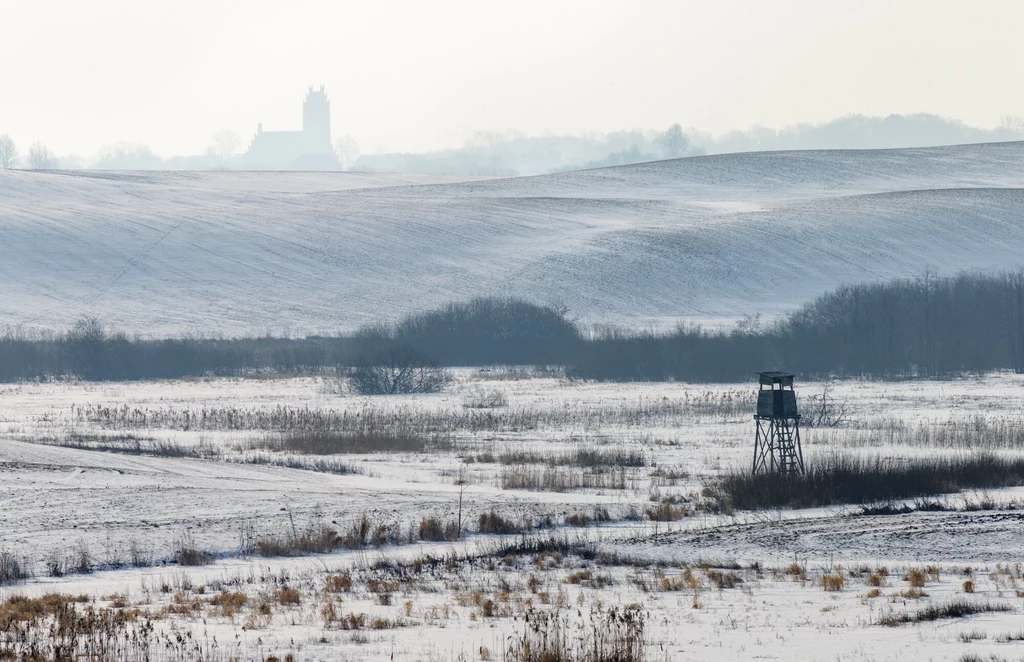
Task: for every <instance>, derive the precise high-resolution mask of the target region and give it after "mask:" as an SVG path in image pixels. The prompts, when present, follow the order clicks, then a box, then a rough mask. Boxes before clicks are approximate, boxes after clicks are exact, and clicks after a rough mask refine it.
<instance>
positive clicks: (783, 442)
mask: <svg viewBox="0 0 1024 662" xmlns="http://www.w3.org/2000/svg"><path fill="white" fill-rule="evenodd" d="M758 376H759V377H760V381H761V389H760V390H759V391H758V393H757V413H756V414H754V424H755V425H756V430H755V432H754V466H753V472H754V473H755V474H756V473H783V474H785V473H801V474H802V473H803V472H804V454H803V451H802V450H801V449H800V414H799V413H797V409H796V392H795V391H794V390H793V375H792V374H790V373H788V372H760V373H758Z"/></svg>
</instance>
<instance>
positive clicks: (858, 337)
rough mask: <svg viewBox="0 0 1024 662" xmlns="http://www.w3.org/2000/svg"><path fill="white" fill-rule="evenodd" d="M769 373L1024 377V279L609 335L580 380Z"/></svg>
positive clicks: (961, 283) (595, 346)
mask: <svg viewBox="0 0 1024 662" xmlns="http://www.w3.org/2000/svg"><path fill="white" fill-rule="evenodd" d="M766 368H785V369H788V370H790V371H793V372H797V373H800V374H803V375H819V376H820V375H837V376H857V375H864V376H873V377H883V378H891V377H904V376H925V377H928V376H932V377H934V376H945V375H952V374H957V373H962V372H984V371H988V370H998V369H1012V370H1014V371H1016V372H1018V373H1020V372H1024V272H1021V271H1018V272H1014V273H1006V274H999V275H986V274H973V273H964V274H960V275H958V276H955V277H951V278H937V277H935V276H934V275H933V274H930V273H925V274H924V275H922V276H921V277H919V278H913V279H900V280H892V281H888V282H884V283H871V284H862V285H851V286H845V287H841V288H839V289H837V290H835V291H833V292H829V293H827V294H824V295H822V296H820V297H818V298H817V299H815V300H814V301H812V302H810V303H808V304H806V305H804V306H803V307H801V308H800V309H799V310H797V311H796V312H794V313H792V314H790V315H787V316H785V317H783V318H782V319H780V320H777V321H775V322H773V323H770V324H767V325H764V326H762V325H760V324H758V323H756V322H755V323H750V322H747V323H744V324H740V325H737V326H736V327H735V328H733V329H731V330H728V331H707V330H704V329H701V328H699V327H684V328H679V329H677V330H676V331H675V332H673V333H669V334H662V335H658V334H650V333H644V334H636V333H628V332H606V333H604V334H602V335H600V336H599V337H598V338H596V339H595V340H593V341H592V342H589V343H585V344H584V346H583V352H582V355H581V356H580V357H579V358H578V360H577V361H576V363H575V366H574V367H573V368H572V372H573V373H574V374H576V375H577V376H579V377H582V378H591V379H608V380H640V379H654V380H664V379H677V380H685V381H734V380H743V379H748V378H749V377H750V375H751V373H752V371H754V370H760V369H766Z"/></svg>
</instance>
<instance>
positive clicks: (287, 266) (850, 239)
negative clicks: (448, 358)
mask: <svg viewBox="0 0 1024 662" xmlns="http://www.w3.org/2000/svg"><path fill="white" fill-rule="evenodd" d="M1022 184H1024V144H1021V143H1004V144H986V145H969V146H956V147H939V148H929V149H904V150H881V151H820V152H775V153H750V154H730V155H718V156H707V157H697V158H688V159H681V160H675V161H661V162H654V163H647V164H637V165H631V166H623V167H615V168H606V169H599V170H590V171H583V172H572V173H563V174H556V175H544V176H538V177H528V178H515V179H494V180H476V181H452V178H444V177H435V176H430V177H428V176H412V175H406V176H398V175H368V174H348V173H336V174H329V173H316V174H310V173H114V172H52V173H42V172H27V171H4V172H0V238H2V241H0V282H2V283H3V285H4V296H3V298H2V299H0V324H11V325H23V326H28V327H49V328H57V329H64V328H67V327H68V326H69V325H70V324H71V323H72V322H73V321H74V320H75V319H76V318H77V317H79V316H81V315H96V316H98V317H100V318H101V319H102V320H104V321H105V322H106V323H108V324H109V325H112V326H114V327H116V328H120V329H123V330H126V331H137V332H140V333H144V334H173V333H181V332H201V333H205V334H210V333H225V334H252V333H262V332H264V331H271V332H274V333H282V332H285V333H292V334H304V333H315V332H333V331H337V330H339V329H350V328H352V327H355V326H358V325H360V324H363V323H366V322H374V321H381V320H393V319H395V318H398V317H400V316H402V315H405V314H408V313H412V312H417V311H421V310H424V309H429V308H433V307H436V306H439V305H442V304H444V303H447V302H450V301H453V300H464V299H467V298H470V297H473V296H478V295H514V296H518V297H522V298H525V299H527V300H530V301H533V302H537V303H560V304H565V305H567V306H568V307H569V309H570V311H571V313H572V315H574V316H578V317H579V318H580V319H581V320H582V321H583V322H585V323H590V322H620V323H626V324H628V325H629V326H633V327H635V326H638V325H642V324H647V323H651V324H656V325H664V324H669V323H672V322H673V321H675V320H679V319H684V318H685V319H696V320H703V321H708V322H712V323H715V322H719V323H720V322H723V321H728V320H733V319H736V318H739V317H740V316H742V315H744V314H754V313H758V312H760V313H764V314H768V315H771V314H775V313H780V312H784V311H786V310H790V309H792V308H793V307H795V306H797V305H799V304H800V303H803V302H805V301H807V300H809V299H810V298H812V297H814V296H816V295H818V294H820V293H822V292H823V291H826V290H828V289H830V288H833V287H835V286H837V285H839V284H842V283H851V282H861V281H870V280H876V279H883V278H890V277H894V276H912V275H917V274H920V273H921V272H923V271H924V269H926V268H932V269H935V270H938V271H939V272H942V273H948V272H953V271H957V270H960V269H999V268H1017V267H1019V266H1020V256H1021V255H1022V254H1024V226H1022V224H1021V222H1020V218H1021V217H1022V214H1024V194H1022V188H1021V187H1022Z"/></svg>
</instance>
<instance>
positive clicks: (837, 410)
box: [801, 379, 850, 428]
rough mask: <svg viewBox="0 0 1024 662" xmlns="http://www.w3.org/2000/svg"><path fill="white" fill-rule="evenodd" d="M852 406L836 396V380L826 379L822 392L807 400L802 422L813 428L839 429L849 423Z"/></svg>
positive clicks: (822, 385)
mask: <svg viewBox="0 0 1024 662" xmlns="http://www.w3.org/2000/svg"><path fill="white" fill-rule="evenodd" d="M849 409H850V406H849V404H848V403H847V402H846V400H844V399H840V398H837V397H836V395H835V380H833V379H826V380H825V381H823V382H822V384H821V392H820V393H815V394H814V395H811V396H810V397H809V398H807V402H806V404H805V405H804V407H803V409H802V412H801V413H802V418H801V422H802V423H803V424H804V425H806V426H807V427H812V428H837V427H840V426H842V425H843V424H844V423H846V422H847V420H848V418H849Z"/></svg>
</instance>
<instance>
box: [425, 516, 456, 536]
mask: <svg viewBox="0 0 1024 662" xmlns="http://www.w3.org/2000/svg"><path fill="white" fill-rule="evenodd" d="M419 534H420V540H430V541H442V540H458V538H459V524H458V522H456V521H454V520H451V521H447V522H446V521H444V520H442V519H441V518H440V517H438V516H436V515H431V516H429V517H424V518H423V519H421V520H420V525H419Z"/></svg>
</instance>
